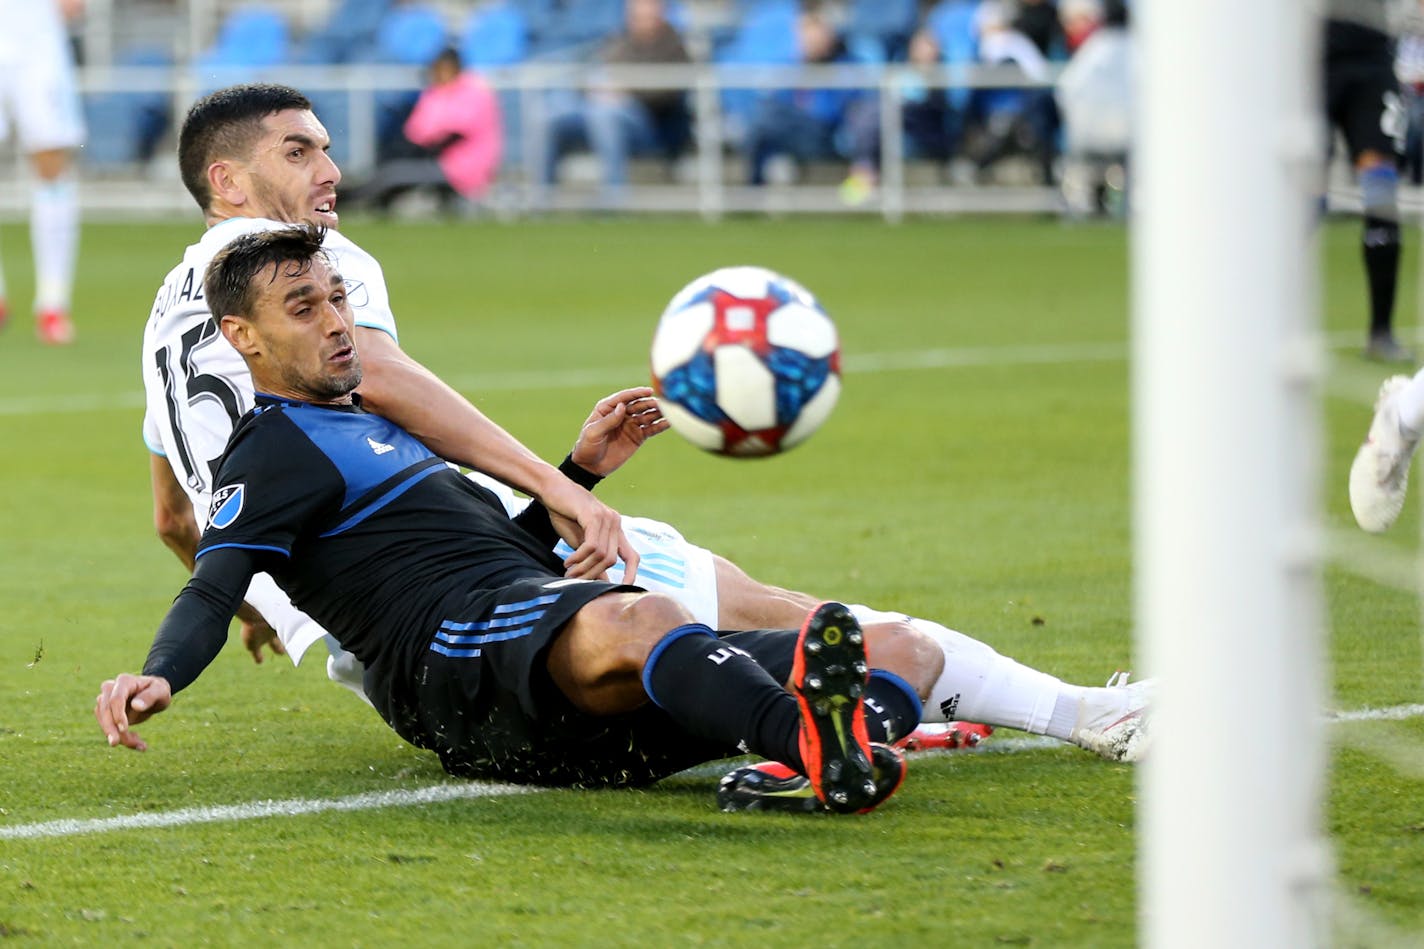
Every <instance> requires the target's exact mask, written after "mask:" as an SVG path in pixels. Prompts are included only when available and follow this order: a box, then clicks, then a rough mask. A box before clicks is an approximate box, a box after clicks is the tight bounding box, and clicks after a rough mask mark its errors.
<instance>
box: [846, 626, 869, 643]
mask: <svg viewBox="0 0 1424 949" xmlns="http://www.w3.org/2000/svg"><path fill="white" fill-rule="evenodd" d="M846 638H847V639H849V640H850V641H851V642H853V643H855V644H856V645H857V646H859V645H860V644H861V643H863V642H865V637H864V636H863V635H861V632H860V630H858V629H857V630H852V631H851V632H850V633H849V634H848V635H847V636H846Z"/></svg>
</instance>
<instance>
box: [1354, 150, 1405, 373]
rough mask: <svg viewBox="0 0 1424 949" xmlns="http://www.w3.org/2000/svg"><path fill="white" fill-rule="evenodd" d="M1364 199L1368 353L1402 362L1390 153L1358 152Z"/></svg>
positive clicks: (1395, 184) (1394, 172) (1395, 175)
mask: <svg viewBox="0 0 1424 949" xmlns="http://www.w3.org/2000/svg"><path fill="white" fill-rule="evenodd" d="M1355 169H1356V173H1357V175H1358V177H1359V181H1360V195H1361V198H1362V200H1363V202H1364V228H1363V230H1362V232H1361V236H1360V241H1361V245H1362V253H1363V255H1364V261H1365V276H1366V278H1367V280H1368V282H1369V300H1370V340H1369V349H1368V353H1369V355H1371V356H1373V357H1374V358H1376V359H1384V360H1388V361H1391V362H1403V361H1407V360H1409V359H1410V358H1411V356H1410V353H1409V351H1408V350H1406V349H1405V348H1404V347H1403V346H1401V345H1400V344H1399V342H1398V341H1397V340H1396V339H1395V337H1394V325H1393V323H1394V300H1395V293H1396V288H1397V285H1398V282H1399V247H1400V236H1399V198H1398V190H1399V171H1398V169H1397V168H1396V166H1395V160H1394V156H1393V155H1384V154H1381V153H1379V152H1375V151H1365V152H1362V153H1361V154H1360V157H1359V159H1358V160H1357V161H1356V163H1355Z"/></svg>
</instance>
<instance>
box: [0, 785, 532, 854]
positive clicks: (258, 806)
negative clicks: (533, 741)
mask: <svg viewBox="0 0 1424 949" xmlns="http://www.w3.org/2000/svg"><path fill="white" fill-rule="evenodd" d="M536 790H538V789H537V788H528V787H520V786H518V785H513V784H491V783H486V782H482V781H465V782H461V783H459V784H434V785H431V786H430V787H424V788H412V789H410V790H403V791H373V792H368V793H366V794H356V795H353V796H351V797H333V798H314V799H312V798H305V799H304V798H294V799H292V800H287V801H250V802H248V803H246V804H229V805H223V806H214V807H185V808H183V809H182V810H177V811H160V812H156V813H152V814H127V815H123V816H120V817H100V818H94V819H91V820H55V821H45V822H43V823H39V824H15V825H13V826H10V827H0V840H34V839H36V838H40V837H73V836H75V835H78V834H103V833H108V832H109V831H114V830H151V829H153V828H158V827H181V826H183V825H186V824H210V823H213V822H214V821H236V820H253V819H256V818H260V817H295V816H297V815H298V814H321V813H325V812H327V811H366V810H371V809H372V808H377V807H411V806H414V805H420V804H437V803H440V802H442V801H459V800H466V799H469V798H478V797H502V796H504V795H507V794H528V793H532V792H534V791H536Z"/></svg>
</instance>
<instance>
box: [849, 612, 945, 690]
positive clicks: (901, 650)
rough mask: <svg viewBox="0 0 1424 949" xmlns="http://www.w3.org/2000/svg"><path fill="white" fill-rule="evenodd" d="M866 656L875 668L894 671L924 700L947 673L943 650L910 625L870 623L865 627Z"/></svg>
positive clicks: (905, 622)
mask: <svg viewBox="0 0 1424 949" xmlns="http://www.w3.org/2000/svg"><path fill="white" fill-rule="evenodd" d="M865 653H866V658H867V659H868V660H869V662H870V665H871V667H872V668H875V669H884V670H886V671H888V672H893V673H895V674H896V675H898V676H899V677H900V678H902V679H904V680H905V681H906V682H908V683H910V685H911V686H913V687H914V689H915V691H916V692H918V693H920V697H921V698H924V697H925V696H926V695H928V694H929V690H930V688H931V687H932V686H933V685H934V684H935V681H936V680H938V679H939V676H940V673H941V672H942V671H944V651H943V650H942V649H940V647H939V644H938V643H936V642H935V641H934V639H933V638H931V637H930V636H929V635H928V634H926V633H923V632H921V631H920V630H918V629H916V628H915V627H914V626H913V625H911V624H910V623H909V622H907V621H904V620H897V621H895V622H890V623H871V624H868V625H867V626H866V627H865Z"/></svg>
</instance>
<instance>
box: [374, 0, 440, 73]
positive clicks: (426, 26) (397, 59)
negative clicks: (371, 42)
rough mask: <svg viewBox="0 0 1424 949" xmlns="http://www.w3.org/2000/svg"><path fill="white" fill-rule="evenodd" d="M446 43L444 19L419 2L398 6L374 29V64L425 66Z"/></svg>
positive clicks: (434, 9)
mask: <svg viewBox="0 0 1424 949" xmlns="http://www.w3.org/2000/svg"><path fill="white" fill-rule="evenodd" d="M449 42H450V34H449V31H448V30H447V29H446V28H445V18H444V17H443V16H442V15H441V13H440V11H439V10H438V9H437V8H435V7H433V6H427V5H425V4H423V3H411V4H402V5H400V6H398V7H395V8H394V9H392V10H391V11H390V12H389V13H387V14H386V15H385V16H384V17H382V18H381V23H380V25H379V26H378V27H377V29H376V48H375V51H374V56H373V57H372V58H373V59H374V60H375V61H377V62H383V63H399V64H401V65H406V66H425V65H427V64H429V63H430V61H431V60H433V59H434V58H435V55H436V54H437V53H439V52H440V51H441V50H442V49H444V48H445V47H446V46H447V45H449Z"/></svg>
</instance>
